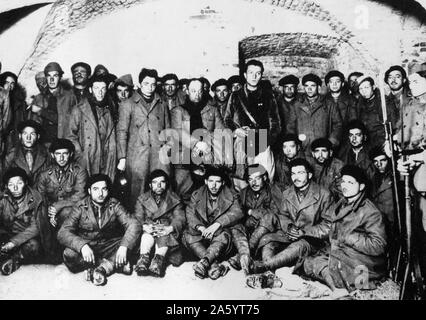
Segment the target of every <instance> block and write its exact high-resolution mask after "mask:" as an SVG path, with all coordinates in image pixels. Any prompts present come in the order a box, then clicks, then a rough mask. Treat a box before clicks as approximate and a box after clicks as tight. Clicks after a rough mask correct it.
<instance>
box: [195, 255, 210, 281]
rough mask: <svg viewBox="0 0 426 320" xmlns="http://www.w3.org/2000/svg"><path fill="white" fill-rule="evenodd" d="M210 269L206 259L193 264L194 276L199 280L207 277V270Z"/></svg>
mask: <svg viewBox="0 0 426 320" xmlns="http://www.w3.org/2000/svg"><path fill="white" fill-rule="evenodd" d="M209 268H210V262H209V260H208V259H207V258H203V259H201V260H200V261H198V262H197V263H196V264H194V266H193V269H194V274H195V275H196V276H197V277H198V278H201V279H204V278H205V277H207V275H208V270H209Z"/></svg>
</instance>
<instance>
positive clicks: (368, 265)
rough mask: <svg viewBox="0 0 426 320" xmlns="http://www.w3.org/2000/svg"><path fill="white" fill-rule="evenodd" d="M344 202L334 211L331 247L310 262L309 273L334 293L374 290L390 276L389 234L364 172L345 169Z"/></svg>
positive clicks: (306, 269)
mask: <svg viewBox="0 0 426 320" xmlns="http://www.w3.org/2000/svg"><path fill="white" fill-rule="evenodd" d="M341 173H342V183H341V185H342V192H343V196H344V199H342V200H340V201H339V202H338V203H337V204H336V206H335V207H334V208H333V209H334V210H333V211H332V212H333V218H332V225H331V230H330V239H329V240H330V245H329V246H328V247H326V248H324V249H323V250H321V251H319V252H318V254H317V255H315V256H312V257H308V258H306V260H305V262H304V264H303V266H304V270H305V273H306V274H307V275H308V276H310V277H313V278H315V279H318V280H321V281H324V282H325V283H326V284H327V285H328V286H329V287H330V288H331V289H332V290H333V291H334V290H335V289H336V288H346V289H347V290H352V289H353V288H356V289H374V282H375V280H380V279H381V278H383V277H384V276H385V273H386V252H385V251H386V232H385V223H384V217H383V215H382V213H381V212H380V211H379V210H378V209H377V207H376V206H375V205H374V204H373V203H372V202H371V201H370V200H369V199H367V197H366V194H365V187H366V184H367V183H368V179H367V177H366V175H365V173H364V171H363V170H362V169H361V168H359V167H356V166H353V165H347V166H345V167H343V169H342V172H341Z"/></svg>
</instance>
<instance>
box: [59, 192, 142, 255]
mask: <svg viewBox="0 0 426 320" xmlns="http://www.w3.org/2000/svg"><path fill="white" fill-rule="evenodd" d="M104 210H105V211H104V213H103V214H104V216H103V220H102V225H101V226H99V225H98V220H97V219H96V216H95V212H94V210H93V208H92V204H91V199H90V196H87V197H86V198H84V199H83V200H80V201H79V202H78V203H77V204H76V205H75V206H74V208H73V211H72V212H71V215H70V216H69V217H68V218H67V220H65V222H64V224H63V225H62V227H61V229H60V230H59V232H58V240H59V243H60V244H62V245H63V246H65V247H67V248H71V249H73V250H74V251H77V252H81V248H82V247H83V246H84V245H86V244H89V246H90V243H92V242H96V243H98V244H99V243H103V242H106V241H108V240H110V239H114V238H122V240H121V244H120V246H123V247H126V248H128V249H129V250H132V249H133V247H134V246H135V245H136V242H137V240H138V238H139V237H140V234H141V230H142V227H141V225H140V224H139V222H138V221H137V220H136V219H135V218H133V217H132V216H131V215H130V214H129V213H128V212H127V211H126V209H124V207H123V206H122V205H121V204H120V203H119V202H118V201H117V200H116V199H114V198H110V199H109V200H108V201H107V202H106V203H105V205H104ZM123 230H124V232H123Z"/></svg>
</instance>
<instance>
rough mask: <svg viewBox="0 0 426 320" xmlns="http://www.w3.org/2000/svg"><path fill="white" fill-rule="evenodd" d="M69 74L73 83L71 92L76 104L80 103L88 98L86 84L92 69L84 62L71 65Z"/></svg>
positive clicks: (88, 93)
mask: <svg viewBox="0 0 426 320" xmlns="http://www.w3.org/2000/svg"><path fill="white" fill-rule="evenodd" d="M71 74H72V81H73V83H74V86H73V92H74V95H75V96H76V98H77V102H78V103H80V102H81V101H82V100H83V99H85V98H88V97H89V96H90V92H89V86H88V82H89V78H90V76H91V74H92V68H90V66H89V65H88V64H87V63H85V62H77V63H74V64H73V65H72V67H71Z"/></svg>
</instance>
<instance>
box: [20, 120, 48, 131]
mask: <svg viewBox="0 0 426 320" xmlns="http://www.w3.org/2000/svg"><path fill="white" fill-rule="evenodd" d="M26 127H31V128H34V130H35V131H36V132H37V133H38V134H41V131H42V128H41V126H40V124H39V123H38V122H36V121H34V120H25V121H22V122H20V123H19V124H18V132H19V133H22V130H24V129H25V128H26Z"/></svg>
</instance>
